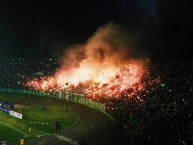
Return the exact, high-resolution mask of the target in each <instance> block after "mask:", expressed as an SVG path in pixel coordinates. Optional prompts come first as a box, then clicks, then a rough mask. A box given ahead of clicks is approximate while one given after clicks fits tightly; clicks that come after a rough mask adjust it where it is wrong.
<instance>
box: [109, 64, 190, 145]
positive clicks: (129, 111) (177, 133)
mask: <svg viewBox="0 0 193 145" xmlns="http://www.w3.org/2000/svg"><path fill="white" fill-rule="evenodd" d="M149 69H151V70H150V71H151V77H152V78H157V77H159V78H160V83H158V84H155V85H154V86H150V87H146V89H145V91H143V92H139V93H137V94H135V95H134V96H133V98H131V99H129V100H127V99H119V100H116V99H111V101H108V103H107V109H108V111H109V113H111V114H112V115H113V116H114V117H116V116H117V118H120V117H122V118H123V120H124V121H122V122H124V123H127V122H129V121H130V122H131V121H133V122H134V124H135V125H136V128H137V127H138V131H139V132H140V131H141V130H142V132H141V133H142V134H143V139H144V140H143V143H146V144H152V145H157V144H159V145H180V144H182V145H191V144H193V107H192V106H193V81H192V80H193V61H161V62H152V64H151V66H150V68H149ZM139 98H140V99H139ZM124 123H123V125H124ZM140 129H141V130H140Z"/></svg>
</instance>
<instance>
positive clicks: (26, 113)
mask: <svg viewBox="0 0 193 145" xmlns="http://www.w3.org/2000/svg"><path fill="white" fill-rule="evenodd" d="M3 100H6V101H10V102H15V103H16V105H15V108H14V110H15V111H16V112H19V111H20V112H21V113H22V114H23V119H18V118H15V117H13V116H10V115H8V114H7V113H5V112H1V111H0V141H1V140H2V139H6V140H7V141H9V142H11V141H12V140H13V141H14V140H16V139H18V138H21V137H24V136H25V137H26V134H27V138H34V137H37V136H38V135H44V134H53V133H55V130H54V127H55V121H56V120H58V121H59V122H60V124H61V126H62V130H64V129H66V128H68V127H70V126H72V125H73V124H75V122H76V121H77V119H78V117H77V116H76V114H75V113H74V112H72V111H64V104H63V103H62V100H59V99H52V98H46V97H37V96H24V95H13V94H2V93H1V94H0V101H3ZM26 102H27V103H26ZM41 106H44V107H45V110H41ZM1 122H2V123H1ZM29 128H31V131H29Z"/></svg>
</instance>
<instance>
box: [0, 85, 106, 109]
mask: <svg viewBox="0 0 193 145" xmlns="http://www.w3.org/2000/svg"><path fill="white" fill-rule="evenodd" d="M0 92H8V93H16V94H27V95H36V96H47V97H54V98H61V99H66V100H69V101H74V102H77V103H81V104H84V105H87V106H89V107H91V108H95V109H97V110H99V111H102V112H105V108H106V106H105V104H102V103H100V102H97V101H93V100H91V99H87V98H84V96H83V95H80V94H73V93H66V92H58V91H53V92H42V91H36V90H21V89H7V88H0Z"/></svg>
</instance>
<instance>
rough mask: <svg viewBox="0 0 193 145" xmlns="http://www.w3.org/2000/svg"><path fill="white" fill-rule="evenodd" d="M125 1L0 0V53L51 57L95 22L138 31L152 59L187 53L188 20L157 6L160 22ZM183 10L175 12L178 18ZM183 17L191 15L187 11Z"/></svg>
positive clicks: (84, 37) (188, 55)
mask: <svg viewBox="0 0 193 145" xmlns="http://www.w3.org/2000/svg"><path fill="white" fill-rule="evenodd" d="M147 1H148V2H151V1H153V2H155V0H147ZM130 4H134V1H132V0H126V1H125V3H124V4H123V3H121V0H90V1H88V0H87V1H86V0H68V1H63V2H57V1H41V2H40V1H18V0H17V1H8V0H2V1H1V2H0V56H16V57H20V56H25V57H31V56H39V57H50V56H55V55H54V54H55V52H60V51H62V50H64V49H66V48H67V47H68V46H69V45H72V44H76V43H84V42H85V41H86V40H87V39H88V38H89V37H90V36H91V35H92V34H93V33H94V32H95V31H96V30H97V29H98V28H99V27H101V26H103V25H105V24H108V23H110V22H113V23H115V24H117V25H122V26H125V27H128V29H129V30H131V32H132V33H139V34H140V35H142V39H141V40H140V42H139V43H140V45H141V47H143V49H144V50H145V51H146V52H147V53H148V54H149V56H150V57H152V58H155V59H158V58H162V59H180V58H182V57H183V58H187V59H191V58H193V53H192V40H193V39H192V34H193V27H192V25H193V23H192V22H191V21H188V20H186V21H185V20H184V21H182V23H181V22H179V20H180V19H178V18H175V17H173V14H174V13H173V12H170V11H167V12H164V13H163V11H162V10H163V8H162V9H161V8H158V7H155V9H157V11H159V10H160V9H161V10H160V13H159V12H157V13H158V14H159V15H161V14H162V15H163V16H164V17H167V21H166V22H167V23H166V24H165V23H164V25H162V26H160V24H159V23H158V22H157V21H156V20H155V19H154V17H152V16H149V15H146V11H141V12H140V13H139V11H137V9H136V7H134V6H128V5H130ZM177 6H178V5H177ZM181 7H182V8H181ZM186 7H187V5H183V6H180V8H178V7H177V10H178V11H179V12H180V10H181V11H183V10H184V9H185V8H186ZM164 10H167V9H164ZM186 14H187V13H184V14H181V13H180V14H179V15H180V17H181V18H184V17H186ZM188 14H189V15H191V14H192V13H190V12H189V13H188ZM189 17H190V19H191V20H193V17H192V15H191V16H189ZM160 22H161V23H162V19H160ZM184 23H185V24H184ZM183 24H184V25H183Z"/></svg>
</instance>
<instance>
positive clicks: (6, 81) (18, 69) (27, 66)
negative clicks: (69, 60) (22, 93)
mask: <svg viewBox="0 0 193 145" xmlns="http://www.w3.org/2000/svg"><path fill="white" fill-rule="evenodd" d="M0 64H1V65H0V87H3V88H18V87H20V88H23V87H24V84H25V83H26V82H27V81H28V80H31V79H33V78H35V77H41V76H49V75H52V74H53V73H54V72H55V71H56V70H57V69H58V68H59V64H60V63H59V61H58V60H57V59H51V58H50V59H30V58H29V59H27V58H0Z"/></svg>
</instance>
